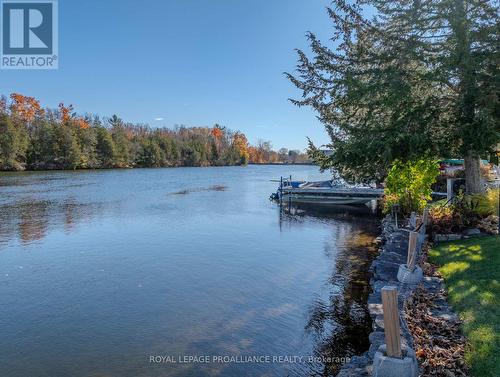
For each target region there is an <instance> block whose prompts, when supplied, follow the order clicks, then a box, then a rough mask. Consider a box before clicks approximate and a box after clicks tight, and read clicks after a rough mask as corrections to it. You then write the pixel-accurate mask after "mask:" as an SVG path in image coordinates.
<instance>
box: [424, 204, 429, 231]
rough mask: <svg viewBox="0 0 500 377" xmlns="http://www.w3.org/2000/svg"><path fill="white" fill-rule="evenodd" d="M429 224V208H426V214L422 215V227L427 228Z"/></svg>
mask: <svg viewBox="0 0 500 377" xmlns="http://www.w3.org/2000/svg"><path fill="white" fill-rule="evenodd" d="M428 223H429V207H425V208H424V213H423V215H422V226H423V227H424V228H425V227H427V224H428Z"/></svg>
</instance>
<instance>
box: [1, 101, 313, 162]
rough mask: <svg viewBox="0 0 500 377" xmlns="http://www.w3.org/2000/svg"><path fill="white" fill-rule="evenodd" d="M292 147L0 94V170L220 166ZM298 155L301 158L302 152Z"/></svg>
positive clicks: (289, 155) (269, 158)
mask: <svg viewBox="0 0 500 377" xmlns="http://www.w3.org/2000/svg"><path fill="white" fill-rule="evenodd" d="M299 155H301V153H300V152H298V151H290V152H288V151H286V153H285V152H284V150H280V152H279V153H278V152H275V151H273V150H272V148H271V144H270V143H269V142H259V144H258V145H257V146H256V147H252V146H250V145H249V143H248V141H247V138H246V136H245V135H244V134H243V133H241V132H238V131H231V130H229V129H227V128H225V127H222V126H220V125H217V124H216V125H214V126H213V127H184V126H178V127H176V128H175V129H169V128H151V127H149V126H148V125H145V124H131V123H126V122H124V121H123V120H122V119H120V118H119V117H118V116H116V115H113V116H112V117H110V118H100V117H99V116H97V115H86V116H80V115H77V114H76V113H75V112H74V109H73V107H72V106H71V105H70V106H66V105H64V104H63V103H61V104H59V107H58V109H56V110H52V109H44V108H42V107H41V105H40V103H39V101H38V100H36V99H35V98H33V97H27V96H24V95H21V94H17V93H13V94H11V95H10V100H8V99H7V98H6V97H4V96H2V97H0V170H25V169H28V170H42V169H98V168H132V167H175V166H224V165H246V164H247V163H249V162H257V163H266V162H286V163H289V162H290V163H294V162H299V161H298V160H299V159H298V157H297V156H299ZM302 156H304V155H303V154H302Z"/></svg>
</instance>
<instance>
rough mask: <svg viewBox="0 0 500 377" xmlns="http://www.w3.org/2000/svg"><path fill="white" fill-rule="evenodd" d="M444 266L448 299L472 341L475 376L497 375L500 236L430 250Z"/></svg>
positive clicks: (434, 259) (470, 355)
mask: <svg viewBox="0 0 500 377" xmlns="http://www.w3.org/2000/svg"><path fill="white" fill-rule="evenodd" d="M429 255H430V257H431V260H432V262H433V263H437V264H438V265H440V266H441V267H440V268H439V272H440V273H441V274H442V275H443V277H444V279H445V281H446V286H447V289H448V299H449V302H450V304H451V305H453V307H454V309H455V311H456V312H457V313H458V314H459V316H460V318H461V319H462V320H463V331H464V334H465V335H466V336H467V338H468V339H469V341H470V349H469V350H468V352H467V353H466V360H467V362H468V363H469V364H470V365H471V367H472V372H473V375H475V376H478V377H479V376H494V375H496V373H497V371H498V369H497V368H498V366H499V365H500V356H499V354H500V335H499V334H500V277H499V271H500V238H499V237H487V238H476V239H469V240H466V241H459V242H451V243H443V244H440V245H438V246H437V247H435V248H434V249H433V250H431V252H430V254H429Z"/></svg>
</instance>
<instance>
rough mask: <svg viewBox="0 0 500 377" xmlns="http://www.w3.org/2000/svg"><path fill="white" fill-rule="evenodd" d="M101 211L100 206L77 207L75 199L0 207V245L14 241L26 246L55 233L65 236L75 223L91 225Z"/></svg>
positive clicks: (36, 201)
mask: <svg viewBox="0 0 500 377" xmlns="http://www.w3.org/2000/svg"><path fill="white" fill-rule="evenodd" d="M102 210H103V205H102V204H100V203H92V204H88V203H79V202H77V201H76V199H67V200H64V201H62V202H58V201H50V200H37V199H33V200H29V199H28V200H22V201H17V202H14V203H12V204H6V205H0V224H1V226H0V245H2V244H6V243H8V242H9V241H12V240H14V239H16V238H18V239H19V241H20V242H21V243H22V244H29V243H31V242H34V241H39V240H42V239H43V238H44V237H45V236H46V235H47V234H48V233H49V232H51V231H55V230H59V229H63V230H64V231H65V232H67V233H69V232H71V231H72V230H74V228H75V226H76V225H77V224H78V223H79V222H85V221H91V220H92V219H93V218H94V217H95V216H96V215H97V214H98V213H99V212H101V211H102Z"/></svg>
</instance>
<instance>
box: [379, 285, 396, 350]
mask: <svg viewBox="0 0 500 377" xmlns="http://www.w3.org/2000/svg"><path fill="white" fill-rule="evenodd" d="M382 306H383V309H384V334H385V344H386V346H387V356H389V357H398V358H401V335H400V333H399V315H398V290H397V288H396V287H393V286H385V287H383V288H382Z"/></svg>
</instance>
